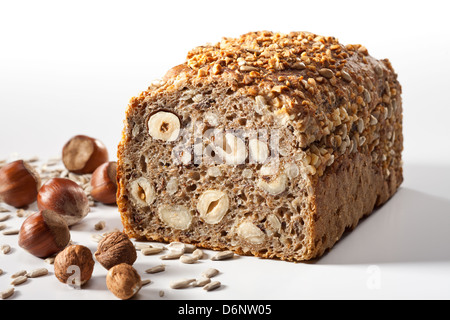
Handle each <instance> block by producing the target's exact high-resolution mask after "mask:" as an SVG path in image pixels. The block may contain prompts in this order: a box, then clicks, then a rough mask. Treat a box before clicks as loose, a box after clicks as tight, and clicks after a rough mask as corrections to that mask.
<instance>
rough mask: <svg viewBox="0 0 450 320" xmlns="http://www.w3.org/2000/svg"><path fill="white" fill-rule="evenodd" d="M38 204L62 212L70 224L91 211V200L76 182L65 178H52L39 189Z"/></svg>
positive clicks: (40, 206) (41, 207) (42, 207)
mask: <svg viewBox="0 0 450 320" xmlns="http://www.w3.org/2000/svg"><path fill="white" fill-rule="evenodd" d="M37 205H38V208H39V209H40V210H42V209H50V210H53V211H55V212H57V213H58V214H60V215H61V216H62V217H63V218H64V220H66V222H67V224H68V225H69V226H72V225H74V224H76V223H77V222H79V221H80V220H81V219H83V218H84V217H85V216H86V215H87V214H88V213H89V210H90V208H89V200H88V198H87V196H86V193H85V192H84V190H83V188H82V187H80V186H79V185H78V184H77V183H76V182H74V181H72V180H69V179H65V178H52V179H50V180H48V181H47V182H46V183H44V185H43V186H42V187H41V189H40V190H39V193H38V196H37Z"/></svg>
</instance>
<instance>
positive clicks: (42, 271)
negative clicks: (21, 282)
mask: <svg viewBox="0 0 450 320" xmlns="http://www.w3.org/2000/svg"><path fill="white" fill-rule="evenodd" d="M47 274H48V270H47V269H46V268H39V269H35V270H32V271H30V272H28V273H27V277H28V278H37V277H42V276H45V275H47Z"/></svg>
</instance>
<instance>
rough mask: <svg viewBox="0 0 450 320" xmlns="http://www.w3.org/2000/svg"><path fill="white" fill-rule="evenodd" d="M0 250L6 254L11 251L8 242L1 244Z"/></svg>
mask: <svg viewBox="0 0 450 320" xmlns="http://www.w3.org/2000/svg"><path fill="white" fill-rule="evenodd" d="M1 251H2V253H3V254H7V253H9V252H10V251H11V246H10V245H8V244H2V245H1Z"/></svg>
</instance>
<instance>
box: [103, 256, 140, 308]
mask: <svg viewBox="0 0 450 320" xmlns="http://www.w3.org/2000/svg"><path fill="white" fill-rule="evenodd" d="M106 286H107V287H108V290H109V291H111V292H112V293H113V294H114V295H115V296H116V297H118V298H119V299H122V300H126V299H130V298H131V297H133V296H134V295H135V294H136V293H138V292H139V290H140V289H141V277H140V275H139V273H138V272H137V271H136V269H135V268H133V267H132V266H130V265H129V264H127V263H121V264H118V265H115V266H114V267H112V268H111V269H109V271H108V273H107V274H106Z"/></svg>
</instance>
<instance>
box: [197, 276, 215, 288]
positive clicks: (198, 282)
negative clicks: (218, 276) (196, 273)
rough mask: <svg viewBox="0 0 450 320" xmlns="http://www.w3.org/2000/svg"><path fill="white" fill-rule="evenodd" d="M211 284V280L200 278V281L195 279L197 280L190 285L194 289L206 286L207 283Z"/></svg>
mask: <svg viewBox="0 0 450 320" xmlns="http://www.w3.org/2000/svg"><path fill="white" fill-rule="evenodd" d="M210 282H211V279H210V278H204V277H203V278H200V279H197V280H195V281H194V282H193V283H192V285H193V286H194V287H203V286H205V285H207V284H208V283H210Z"/></svg>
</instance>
